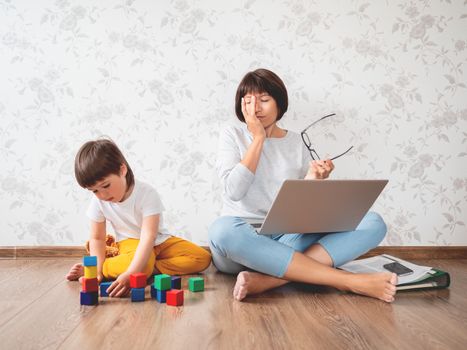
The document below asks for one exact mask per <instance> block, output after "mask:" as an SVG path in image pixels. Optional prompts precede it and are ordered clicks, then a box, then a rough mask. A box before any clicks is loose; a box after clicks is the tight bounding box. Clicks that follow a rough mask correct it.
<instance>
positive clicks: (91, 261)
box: [83, 255, 97, 266]
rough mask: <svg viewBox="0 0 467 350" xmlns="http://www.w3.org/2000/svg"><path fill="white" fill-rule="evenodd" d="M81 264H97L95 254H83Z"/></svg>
mask: <svg viewBox="0 0 467 350" xmlns="http://www.w3.org/2000/svg"><path fill="white" fill-rule="evenodd" d="M83 266H97V256H93V255H91V256H83Z"/></svg>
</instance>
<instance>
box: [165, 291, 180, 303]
mask: <svg viewBox="0 0 467 350" xmlns="http://www.w3.org/2000/svg"><path fill="white" fill-rule="evenodd" d="M166 303H167V305H171V306H182V305H183V290H178V289H172V290H168V291H167V294H166Z"/></svg>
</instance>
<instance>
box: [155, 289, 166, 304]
mask: <svg viewBox="0 0 467 350" xmlns="http://www.w3.org/2000/svg"><path fill="white" fill-rule="evenodd" d="M156 299H157V301H158V302H159V303H165V302H166V300H167V291H166V290H159V289H156Z"/></svg>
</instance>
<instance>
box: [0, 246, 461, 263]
mask: <svg viewBox="0 0 467 350" xmlns="http://www.w3.org/2000/svg"><path fill="white" fill-rule="evenodd" d="M203 248H205V249H207V250H209V247H203ZM380 254H390V255H394V256H397V257H399V258H401V259H406V260H411V259H467V246H442V247H440V246H416V247H413V246H411V247H406V246H382V247H377V248H375V249H372V250H370V251H369V252H368V253H366V254H365V255H363V256H362V257H364V258H367V257H370V256H375V255H380ZM83 255H86V250H85V249H84V247H73V246H18V247H2V246H0V259H56V258H81V257H83Z"/></svg>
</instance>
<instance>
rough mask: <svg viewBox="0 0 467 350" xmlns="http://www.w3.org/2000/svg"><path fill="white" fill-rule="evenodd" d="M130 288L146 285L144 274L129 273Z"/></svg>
mask: <svg viewBox="0 0 467 350" xmlns="http://www.w3.org/2000/svg"><path fill="white" fill-rule="evenodd" d="M130 287H131V288H145V287H146V274H145V273H142V272H138V273H133V274H131V275H130Z"/></svg>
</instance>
